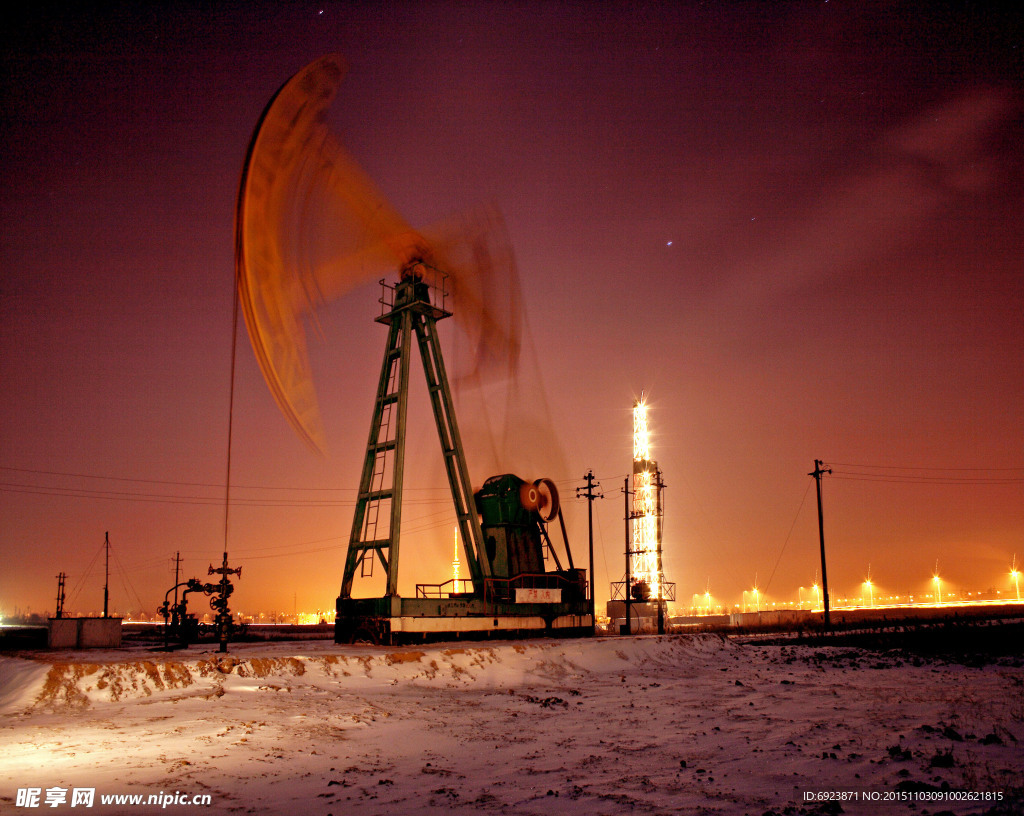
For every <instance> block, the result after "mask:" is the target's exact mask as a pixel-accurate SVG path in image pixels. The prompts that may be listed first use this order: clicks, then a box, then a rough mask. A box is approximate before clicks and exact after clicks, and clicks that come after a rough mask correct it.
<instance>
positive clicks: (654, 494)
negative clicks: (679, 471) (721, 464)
mask: <svg viewBox="0 0 1024 816" xmlns="http://www.w3.org/2000/svg"><path fill="white" fill-rule="evenodd" d="M626 481H627V486H626V488H625V491H626V494H627V499H626V517H627V518H626V520H627V532H626V545H627V553H626V576H625V579H624V580H623V581H621V582H617V583H613V584H612V593H611V601H610V602H609V605H608V609H609V613H608V614H609V617H613V618H618V617H621V616H625V618H626V619H627V628H628V620H629V618H630V617H632V616H636V617H638V618H645V617H652V616H656V617H657V618H658V630H659V631H663V627H664V616H665V602H666V601H675V599H676V597H675V591H676V585H675V584H674V583H671V582H669V581H666V580H665V573H664V570H663V569H662V558H661V553H662V529H663V518H664V508H663V506H662V499H661V494H662V490H663V489H664V487H665V485H664V482H662V478H661V471H660V470H659V469H658V463H657V462H656V461H654V460H653V459H651V446H650V433H649V430H648V426H647V403H646V402H645V401H644V398H643V397H642V396H641V398H640V399H639V400H637V401H636V403H635V404H634V405H633V475H632V482H631V483H630V480H629V479H628V478H627V480H626ZM630 497H631V499H630Z"/></svg>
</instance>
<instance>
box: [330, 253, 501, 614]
mask: <svg viewBox="0 0 1024 816" xmlns="http://www.w3.org/2000/svg"><path fill="white" fill-rule="evenodd" d="M425 271H428V270H427V269H426V268H425V265H424V264H422V263H414V264H411V265H410V266H408V267H406V268H405V269H404V270H403V271H402V277H401V280H400V281H399V282H398V283H397V284H396V285H395V287H394V291H393V295H394V297H393V301H392V302H391V303H390V304H388V303H387V301H386V300H383V299H382V303H384V304H385V305H390V306H391V309H390V311H388V312H386V313H385V314H383V315H381V316H380V317H379V318H377V322H379V323H385V324H387V325H388V326H389V330H388V340H387V346H386V347H385V350H384V361H383V365H382V366H381V373H380V381H379V384H378V386H377V398H376V401H375V402H374V409H373V419H372V421H371V423H370V436H369V441H368V442H367V446H366V455H365V458H364V460H363V470H362V476H361V478H360V482H359V494H358V497H357V499H356V509H355V513H354V515H353V517H352V532H351V534H350V536H349V545H348V555H347V557H346V559H345V575H344V578H343V580H342V585H341V593H340V597H341V598H350V597H351V595H352V584H353V581H354V579H355V574H356V569H357V568H358V567H359V565H360V563H362V562H364V560H365V559H367V558H369V559H371V560H372V559H373V558H374V557H376V558H377V559H378V560H379V561H380V563H381V565H382V566H383V567H384V569H385V570H386V572H387V588H386V591H385V596H386V597H396V596H397V595H398V556H399V545H400V541H401V528H402V483H403V477H404V467H405V430H406V415H407V412H408V401H409V369H410V361H411V356H412V336H413V333H414V332H415V335H416V339H417V344H418V346H419V350H420V358H421V361H422V363H423V371H424V374H425V376H426V380H427V390H428V392H429V393H430V402H431V407H432V408H433V411H434V421H435V423H436V425H437V433H438V438H439V440H440V442H441V451H442V454H443V456H444V463H445V470H446V472H447V474H448V483H449V487H450V488H451V493H452V501H453V503H454V505H455V514H456V517H457V519H458V524H459V530H460V532H461V534H462V540H463V542H464V544H465V550H466V563H467V565H468V567H469V572H470V577H471V579H472V581H473V589H474V591H475V592H476V593H477V594H482V593H483V585H484V576H483V573H482V571H481V566H480V559H479V553H480V552H482V549H483V534H482V532H481V529H480V522H479V520H478V518H477V516H476V510H475V507H474V503H473V490H472V486H471V485H470V482H469V471H468V469H467V466H466V459H465V455H464V452H463V448H462V438H461V436H460V435H459V429H458V423H457V421H456V419H455V413H454V410H453V405H452V395H451V389H450V387H449V385H448V375H447V373H446V371H445V367H444V360H443V358H442V356H441V349H440V347H439V345H438V341H437V321H438V320H441V319H443V318H445V317H450V316H451V312H448V311H445V310H444V309H443V308H441V307H439V306H435V305H433V304H432V303H431V302H430V289H431V287H430V286H429V285H428V284H427V283H425V282H424V281H423V273H424V272H425ZM442 286H443V279H442ZM389 477H390V479H389ZM388 482H390V484H388ZM382 511H384V512H385V513H386V516H387V518H386V521H385V522H384V523H385V524H386V526H387V529H386V532H385V531H383V530H380V531H379V530H378V527H379V526H381V525H379V522H380V521H381V520H380V518H379V516H380V513H381V512H382Z"/></svg>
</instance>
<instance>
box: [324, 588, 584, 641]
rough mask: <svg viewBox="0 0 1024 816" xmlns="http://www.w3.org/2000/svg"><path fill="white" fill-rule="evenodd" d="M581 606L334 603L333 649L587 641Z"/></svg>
mask: <svg viewBox="0 0 1024 816" xmlns="http://www.w3.org/2000/svg"><path fill="white" fill-rule="evenodd" d="M593 633H594V621H593V618H592V617H591V615H590V607H589V604H588V603H587V602H586V601H574V602H568V603H515V602H513V601H500V600H499V601H495V600H486V601H485V600H483V599H481V598H475V597H470V598H400V597H392V598H338V603H337V617H336V618H335V624H334V640H335V642H336V643H376V644H380V645H387V646H397V645H400V644H407V643H425V642H430V641H448V640H486V639H489V638H494V639H502V640H504V639H510V638H523V637H560V638H569V637H590V636H591V635H593Z"/></svg>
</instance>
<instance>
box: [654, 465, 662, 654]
mask: <svg viewBox="0 0 1024 816" xmlns="http://www.w3.org/2000/svg"><path fill="white" fill-rule="evenodd" d="M654 479H655V485H654V488H655V490H656V491H657V492H656V493H655V496H656V500H655V507H656V508H657V509H656V510H655V512H656V513H657V518H658V634H659V635H663V634H665V603H664V600H663V599H662V585H663V584H664V583H665V582H664V580H663V579H664V576H665V571H664V570H663V569H662V564H661V535H662V531H661V524H662V518H664V507H663V506H662V503H661V491H662V490H663V489H664V488H665V483H664V482H663V481H662V480H661V471H660V470H655V472H654Z"/></svg>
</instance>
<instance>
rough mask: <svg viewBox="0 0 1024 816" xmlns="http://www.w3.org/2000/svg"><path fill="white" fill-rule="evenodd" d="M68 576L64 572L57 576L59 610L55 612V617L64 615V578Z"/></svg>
mask: <svg viewBox="0 0 1024 816" xmlns="http://www.w3.org/2000/svg"><path fill="white" fill-rule="evenodd" d="M65 578H67V576H66V575H65V574H64V573H63V572H62V573H61V574H60V575H58V576H57V612H56V613H55V614H54V617H55V618H63V617H64V579H65Z"/></svg>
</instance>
